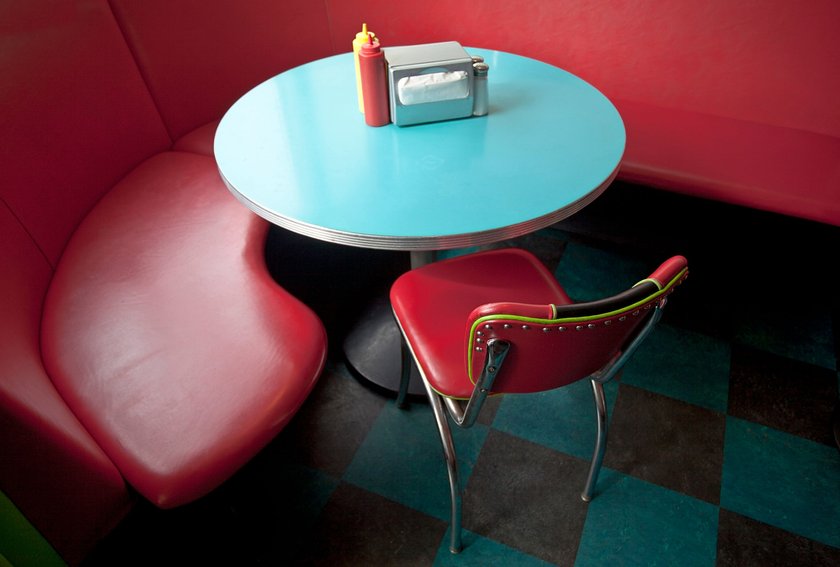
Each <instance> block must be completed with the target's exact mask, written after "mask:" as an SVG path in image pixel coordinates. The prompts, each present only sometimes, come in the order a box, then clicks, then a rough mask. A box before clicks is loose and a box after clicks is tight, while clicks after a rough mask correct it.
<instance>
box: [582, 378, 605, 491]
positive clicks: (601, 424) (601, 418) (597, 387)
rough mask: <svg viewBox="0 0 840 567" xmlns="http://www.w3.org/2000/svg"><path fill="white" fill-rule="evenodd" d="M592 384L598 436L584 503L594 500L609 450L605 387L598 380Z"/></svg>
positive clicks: (584, 489)
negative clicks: (593, 495)
mask: <svg viewBox="0 0 840 567" xmlns="http://www.w3.org/2000/svg"><path fill="white" fill-rule="evenodd" d="M591 382H592V392H593V393H594V394H595V411H596V412H597V414H598V436H597V438H596V439H595V452H594V453H593V454H592V463H591V464H590V465H589V475H588V476H587V477H586V486H585V487H584V488H583V493H582V494H581V495H580V497H581V499H582V500H583V501H584V502H589V501H590V500H592V492H593V491H594V490H595V483H596V482H597V481H598V473H599V472H600V471H601V462H602V461H603V460H604V452H605V451H606V448H607V403H606V399H605V398H604V385H603V384H602V383H601V382H598V381H596V380H591Z"/></svg>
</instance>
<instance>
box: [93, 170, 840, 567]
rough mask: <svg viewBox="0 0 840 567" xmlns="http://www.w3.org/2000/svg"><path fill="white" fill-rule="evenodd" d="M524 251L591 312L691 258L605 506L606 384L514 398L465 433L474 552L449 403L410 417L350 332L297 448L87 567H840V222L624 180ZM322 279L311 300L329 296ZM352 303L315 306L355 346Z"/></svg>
mask: <svg viewBox="0 0 840 567" xmlns="http://www.w3.org/2000/svg"><path fill="white" fill-rule="evenodd" d="M282 238H292V237H281V240H282ZM284 242H285V241H284ZM290 242H294V243H296V244H299V245H300V246H298V249H301V250H303V249H304V248H305V246H306V243H305V242H302V241H298V240H295V239H294V238H292V240H290V241H288V242H285V243H286V244H287V245H288V244H289V243H290ZM281 244H282V243H281ZM511 244H513V245H518V246H523V247H527V248H530V249H532V250H534V251H535V252H537V254H538V255H540V257H541V258H543V260H544V261H545V262H546V264H548V265H549V266H551V267H552V268H554V269H555V273H556V275H557V277H558V278H559V280H560V281H561V283H562V284H563V285H564V287H565V288H566V290H567V292H568V293H569V295H570V296H572V297H573V298H574V299H577V300H585V299H594V298H595V297H597V296H600V295H605V294H608V293H612V292H614V291H618V290H620V289H623V288H624V287H626V286H627V285H630V284H632V283H634V282H635V281H637V280H638V279H640V278H641V277H644V276H646V275H647V274H648V273H650V271H651V270H652V269H653V268H655V267H656V266H657V265H658V263H659V262H660V261H662V260H664V259H665V258H667V257H668V256H669V255H671V254H676V253H679V254H684V255H685V256H687V257H688V259H689V266H690V270H691V275H690V276H689V279H688V280H687V281H686V282H685V284H684V285H683V286H681V287H680V288H679V289H678V290H677V291H676V292H675V294H674V295H673V296H672V298H671V301H670V302H669V305H668V307H667V308H666V310H665V316H664V317H663V320H662V323H660V325H659V327H657V329H656V331H655V332H654V334H653V335H652V336H651V337H650V338H649V339H648V341H647V343H646V344H644V345H643V347H642V348H641V349H640V351H639V352H638V353H637V355H636V357H635V358H634V359H633V360H632V361H631V362H630V363H629V364H628V366H627V367H626V369H625V371H624V372H623V374H622V375H621V376H620V378H619V379H618V380H616V381H614V382H613V383H611V384H610V385H608V387H607V400H608V411H609V418H610V437H609V442H608V446H607V453H606V457H605V460H604V468H603V470H602V473H601V476H600V478H599V481H598V485H597V488H596V494H595V498H594V499H593V501H592V502H591V503H589V504H586V503H584V502H582V501H581V499H580V497H579V494H580V491H581V489H582V487H583V484H584V480H585V477H586V472H587V466H588V460H589V457H590V455H591V447H592V444H593V442H594V433H595V432H594V427H595V417H594V404H593V402H592V398H591V391H590V388H589V385H588V383H587V382H581V383H578V384H575V385H572V386H569V387H566V388H563V389H560V390H556V391H552V392H548V393H544V394H538V395H533V396H527V397H526V396H522V397H505V398H502V399H493V400H492V402H491V403H490V405H489V407H488V408H486V410H487V413H486V414H485V415H483V416H482V418H481V419H480V421H479V423H478V424H477V425H475V426H474V427H473V428H471V429H468V430H457V431H455V433H456V444H457V446H458V451H459V460H460V463H461V467H462V472H463V475H464V479H465V484H466V492H465V497H464V528H465V532H464V542H465V548H464V550H463V552H462V553H461V554H459V555H451V554H450V553H449V552H448V550H447V542H448V533H447V530H448V521H447V519H448V511H447V510H448V495H447V481H446V472H445V468H444V464H443V459H442V454H441V448H440V444H439V441H438V437H437V432H436V429H435V426H434V421H433V418H432V414H431V411H430V408H429V407H428V405H427V404H425V403H424V402H423V401H422V400H416V401H415V402H414V403H412V404H411V406H410V407H409V409H407V410H399V409H397V408H396V407H395V406H394V404H393V400H392V398H390V397H388V396H386V395H383V394H382V393H380V392H377V391H374V390H372V389H370V388H369V387H366V386H365V385H363V384H362V383H361V382H360V381H359V380H357V379H356V378H355V377H354V376H353V375H352V374H351V372H350V371H349V370H348V368H347V367H346V365H345V364H344V362H343V360H342V358H341V356H340V353H339V352H337V351H338V348H337V347H336V345H339V346H340V338H333V336H332V335H331V340H332V342H333V345H334V347H336V348H334V350H336V353H335V354H334V355H333V356H332V357H331V360H330V362H329V365H328V367H327V369H326V372H325V374H324V376H323V378H322V379H321V381H320V383H319V385H318V387H317V389H316V391H315V392H314V393H313V395H312V397H311V398H310V400H309V401H308V402H307V404H306V405H305V406H304V408H303V409H302V410H301V412H300V413H299V414H298V416H297V417H296V418H295V420H294V422H293V423H292V424H291V425H290V426H289V427H288V428H287V429H286V430H285V431H284V432H283V433H282V434H281V435H280V437H278V438H277V439H276V440H275V442H273V443H272V444H271V445H270V446H269V447H267V448H266V449H265V450H264V451H263V452H262V453H261V454H260V455H258V456H257V458H255V459H254V460H253V462H252V463H250V464H249V465H248V466H247V467H246V468H245V469H243V470H242V471H241V472H240V473H239V474H238V475H237V476H235V477H234V478H232V479H231V480H230V481H229V482H228V483H226V484H225V485H224V486H222V487H221V488H220V489H219V490H217V491H216V492H215V493H213V494H211V495H210V496H208V497H206V498H205V499H203V500H201V501H199V502H196V503H194V504H191V505H189V506H186V507H183V508H181V509H177V510H170V511H165V512H164V511H159V510H155V509H152V507H150V506H140V507H139V508H138V509H137V510H136V511H135V512H134V513H133V514H132V515H131V516H130V517H129V518H127V519H126V521H125V522H124V524H123V525H122V526H120V527H119V528H118V529H117V530H116V531H115V532H114V533H113V535H112V536H111V537H109V538H108V539H107V540H106V541H104V542H103V543H102V545H101V546H100V548H99V549H97V550H96V552H95V553H94V554H93V555H92V556H91V558H90V560H89V561H88V564H89V565H116V564H119V565H126V564H144V565H149V564H155V565H160V564H197V563H212V564H215V563H219V562H224V563H228V564H232V565H330V566H345V565H347V566H355V565H359V566H387V565H397V566H402V565H406V566H413V565H418V566H448V565H459V566H473V565H474V566H492V565H500V566H519V565H522V566H530V565H575V566H589V565H610V566H614V565H645V566H648V565H680V566H689V565H698V566H712V565H719V566H726V565H733V566H751V565H756V566H762V567H763V566H766V565H786V566H791V565H808V566H816V565H840V451H838V446H837V444H836V441H835V439H834V434H833V430H832V421H831V420H832V412H833V411H834V410H835V406H836V403H837V399H838V367H837V365H838V363H837V358H838V350H840V349H838V340H837V337H838V336H840V332H838V333H834V332H833V328H834V327H836V328H838V329H840V317H838V313H840V290H838V289H837V284H836V282H834V281H832V279H831V276H829V274H828V273H826V270H827V269H828V268H829V267H830V268H832V269H834V266H833V265H834V264H835V263H836V255H837V251H838V250H839V249H840V248H838V244H840V229H835V228H832V227H823V226H814V225H812V224H809V223H804V222H800V221H796V220H793V219H783V218H778V217H776V216H774V215H769V214H763V213H756V212H750V211H745V210H742V209H736V208H730V207H727V206H725V205H720V204H713V203H707V202H698V201H695V200H692V199H689V198H685V197H678V196H675V195H670V194H668V195H665V194H662V193H659V192H656V191H651V190H649V189H645V188H641V187H634V186H629V185H621V184H616V186H614V188H610V190H608V192H607V193H606V194H605V195H604V196H603V197H602V198H601V199H599V201H596V203H595V204H593V205H591V206H590V207H589V208H587V209H585V210H584V211H583V212H581V213H579V214H578V215H576V216H575V217H573V218H572V219H569V220H568V221H564V222H562V223H559V224H558V225H555V226H554V227H551V228H549V229H546V230H543V231H540V232H539V233H537V234H534V235H530V236H528V237H524V238H522V239H518V240H516V241H513V242H506V243H501V245H511ZM301 247H304V248H301ZM310 252H311V250H310ZM344 252H346V250H344ZM285 253H286V252H281V253H279V254H280V256H282V254H285ZM300 253H301V254H305V253H306V252H300ZM372 257H374V258H375V256H372ZM370 258H371V257H370V256H364V258H362V260H360V261H369V260H370ZM274 259H275V261H278V262H279V261H280V260H278V257H275V258H274ZM282 260H283V263H284V265H289V264H288V261H289V258H282ZM341 261H343V262H347V260H341ZM294 265H297V266H300V265H303V264H300V263H297V262H296V263H295V264H294ZM351 265H353V262H350V263H349V264H348V265H345V266H339V268H338V269H339V271H340V270H341V269H346V268H349V267H350V266H351ZM355 266H356V267H354V268H353V269H352V270H350V271H347V272H345V273H344V277H345V278H353V277H355V276H354V274H358V273H359V270H358V267H357V266H358V261H357V262H356V264H355ZM321 268H323V266H320V267H318V266H316V267H314V268H313V269H314V270H317V269H321ZM333 268H335V266H333ZM362 271H364V272H370V270H362ZM372 271H373V272H374V273H375V272H376V270H375V269H374V270H372ZM386 271H387V270H386ZM303 279H305V280H307V283H306V284H305V285H304V284H300V285H301V286H302V287H300V289H299V291H298V292H299V293H300V294H301V295H304V296H305V295H306V293H307V290H308V292H309V293H311V294H312V298H311V301H313V302H314V303H317V300H316V299H315V295H318V297H322V298H323V297H324V296H325V294H324V290H313V289H312V288H311V281H318V280H317V279H316V280H312V279H310V278H303ZM288 285H289V286H291V287H294V284H293V282H289V284H288ZM306 286H310V287H306ZM363 287H364V286H363ZM326 295H330V294H329V293H327V294H326ZM331 297H333V301H334V303H332V304H324V303H322V304H319V305H316V306H315V307H316V310H318V309H321V310H322V313H323V316H324V318H325V321H326V322H327V323H328V327H330V328H331V329H335V328H337V327H336V326H334V325H337V324H336V323H335V321H340V320H344V318H345V315H346V314H347V313H346V312H345V313H340V314H339V311H340V310H341V307H342V305H343V306H346V305H348V303H344V302H346V301H347V298H341V297H338V296H337V295H332V296H331ZM304 299H307V298H306V297H304ZM338 327H340V326H338ZM333 332H337V333H340V332H341V331H333Z"/></svg>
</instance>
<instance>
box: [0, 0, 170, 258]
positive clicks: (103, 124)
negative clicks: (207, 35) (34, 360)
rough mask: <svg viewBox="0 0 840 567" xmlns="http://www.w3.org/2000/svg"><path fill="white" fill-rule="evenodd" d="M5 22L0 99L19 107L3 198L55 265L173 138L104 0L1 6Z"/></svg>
mask: <svg viewBox="0 0 840 567" xmlns="http://www.w3.org/2000/svg"><path fill="white" fill-rule="evenodd" d="M45 4H46V5H48V6H49V8H48V9H47V8H45ZM0 22H2V23H0V26H3V28H4V29H6V30H8V31H4V33H2V35H0V70H2V72H3V79H2V81H0V104H2V105H3V107H4V109H11V108H13V109H14V112H8V111H5V110H4V112H3V123H2V126H3V139H4V144H3V150H2V153H0V171H2V172H3V183H2V184H1V185H0V191H2V193H0V197H2V198H3V199H4V200H5V201H6V203H7V204H8V206H9V208H10V209H11V210H12V211H13V212H14V214H15V215H16V216H17V217H18V218H19V220H20V221H21V223H23V225H24V226H25V227H26V229H27V230H28V231H29V232H30V234H31V235H32V237H33V238H34V239H35V241H36V242H37V244H38V246H39V247H40V248H41V249H42V250H43V252H44V254H45V255H46V257H47V258H48V259H49V261H50V263H52V264H53V265H55V263H56V262H57V261H58V258H59V257H60V255H61V252H62V250H63V249H64V245H65V244H66V243H67V239H68V238H69V237H70V234H71V233H72V232H73V230H74V229H75V228H76V226H77V225H78V223H79V221H80V220H81V219H82V217H84V215H85V214H86V213H87V212H88V211H89V210H90V208H91V207H92V206H93V205H94V204H95V203H96V202H97V201H98V200H99V198H100V197H101V196H102V195H103V194H104V193H105V192H106V191H107V190H108V189H110V188H111V187H112V186H113V185H114V183H116V182H117V181H118V180H119V179H120V178H121V177H122V176H123V175H125V173H126V172H128V171H129V170H130V169H131V168H132V167H134V166H135V165H137V164H138V163H140V162H141V161H142V160H144V159H145V158H147V157H149V156H150V155H152V154H154V153H156V152H158V151H161V150H163V149H165V148H167V147H168V146H169V145H170V144H171V143H172V142H171V140H170V138H169V136H168V134H167V133H166V129H165V128H164V126H163V122H162V121H161V119H160V115H159V114H158V113H157V110H156V109H155V105H154V101H153V100H152V98H151V96H149V91H148V89H147V88H146V85H145V84H144V82H143V78H142V77H141V75H140V73H139V72H138V70H137V66H136V65H135V64H134V61H133V59H132V55H131V52H130V51H129V49H128V47H127V46H126V43H125V40H124V39H123V36H122V33H121V32H120V28H119V26H117V23H116V21H115V20H114V16H113V14H112V12H111V9H110V7H109V6H108V3H107V2H105V1H104V0H100V1H95V0H94V1H86V2H66V1H61V0H54V1H51V2H48V3H47V2H4V3H2V5H0Z"/></svg>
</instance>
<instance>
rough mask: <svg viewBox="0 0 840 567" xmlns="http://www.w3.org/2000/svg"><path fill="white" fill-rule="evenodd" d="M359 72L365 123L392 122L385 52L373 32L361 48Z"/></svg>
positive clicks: (373, 124) (379, 124) (374, 124)
mask: <svg viewBox="0 0 840 567" xmlns="http://www.w3.org/2000/svg"><path fill="white" fill-rule="evenodd" d="M359 74H360V75H361V80H362V100H363V102H364V107H365V123H366V124H367V125H368V126H384V125H386V124H388V123H389V122H391V111H390V102H389V100H388V79H387V77H386V74H385V54H384V53H383V52H382V49H380V47H379V41H376V40H374V37H373V34H372V33H371V34H368V41H367V43H363V44H362V47H361V49H359Z"/></svg>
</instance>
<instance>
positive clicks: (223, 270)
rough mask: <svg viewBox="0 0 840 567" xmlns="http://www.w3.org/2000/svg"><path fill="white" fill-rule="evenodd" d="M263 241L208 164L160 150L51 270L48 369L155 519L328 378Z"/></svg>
mask: <svg viewBox="0 0 840 567" xmlns="http://www.w3.org/2000/svg"><path fill="white" fill-rule="evenodd" d="M267 228H268V226H267V224H266V223H265V221H263V220H262V219H260V218H259V217H257V216H256V215H254V214H253V213H251V212H250V211H248V210H247V209H246V208H245V207H243V206H242V205H241V204H239V203H238V202H237V201H236V200H235V199H234V198H233V196H232V195H231V194H230V193H229V191H228V190H227V189H226V188H225V186H224V184H223V183H222V181H221V179H220V178H219V175H218V172H217V169H216V164H215V162H214V161H213V159H212V158H209V157H206V156H200V155H195V154H190V153H184V152H166V153H163V154H159V155H157V156H155V157H154V158H152V159H150V160H148V161H147V162H145V163H143V164H142V165H141V166H139V167H138V168H137V169H136V170H134V171H133V172H132V173H131V174H129V175H128V176H127V178H125V179H124V180H123V181H122V182H120V183H119V184H118V185H117V186H116V187H115V188H114V189H113V190H112V191H111V192H110V193H109V194H108V195H107V196H106V197H105V198H104V199H103V200H102V201H101V202H100V203H99V204H98V205H97V206H96V208H95V209H94V210H93V211H92V212H91V213H90V214H89V215H88V216H87V218H86V219H85V220H84V221H83V223H82V224H81V226H80V227H79V228H78V230H77V231H76V233H75V234H74V237H73V239H72V240H71V241H70V243H69V244H68V246H67V249H66V250H65V252H64V254H63V256H62V259H61V262H60V264H59V266H58V268H57V271H56V274H55V278H54V280H53V283H52V285H51V287H50V290H49V293H48V295H47V299H46V304H45V308H44V319H43V327H42V345H43V356H44V363H45V366H46V367H47V370H48V372H49V374H50V376H51V377H52V379H53V381H54V383H55V385H56V387H57V388H58V390H59V391H60V393H61V395H62V396H63V398H64V399H65V400H66V402H67V403H68V405H69V406H70V407H71V409H72V410H73V412H74V413H75V414H76V416H77V417H78V418H79V420H80V421H81V422H82V423H83V424H84V426H85V427H86V428H87V430H88V431H89V432H90V433H91V435H92V436H93V437H94V438H95V439H96V441H97V443H98V444H99V445H100V446H101V447H102V448H103V450H104V451H105V452H106V454H107V455H108V456H109V457H110V458H111V459H112V460H113V461H114V463H115V464H116V465H117V467H118V469H119V470H120V472H121V473H122V474H123V475H124V477H125V478H126V480H127V482H128V483H129V484H131V485H132V486H133V487H134V488H135V489H136V490H137V491H139V492H140V493H141V494H142V495H143V496H145V497H146V498H147V499H149V500H150V501H152V502H154V503H155V504H157V505H158V506H160V507H163V508H168V507H172V506H177V505H180V504H183V503H186V502H189V501H191V500H194V499H196V498H198V497H200V496H202V495H204V494H206V493H207V492H209V491H210V490H212V489H213V488H215V487H216V486H217V485H219V484H220V483H221V482H223V481H224V480H225V479H227V478H228V477H229V476H230V475H232V474H233V473H234V472H235V471H236V470H237V469H238V468H240V467H241V466H242V465H243V464H244V463H245V462H246V461H247V460H248V459H250V458H251V457H252V456H253V455H254V454H256V453H257V452H258V451H259V450H260V449H261V448H262V447H264V446H265V445H266V444H267V443H268V442H269V441H270V440H271V439H272V438H273V437H274V436H275V435H276V434H277V433H278V432H279V431H280V430H281V429H282V428H283V426H284V425H285V424H286V423H287V422H288V421H289V420H290V419H291V418H292V416H293V415H294V414H295V412H296V411H297V410H298V408H299V407H300V406H301V404H302V403H303V402H304V400H305V399H306V397H307V395H308V394H309V392H310V391H311V389H312V387H313V386H314V384H315V382H316V379H317V378H318V376H319V375H320V372H321V370H322V368H323V364H324V360H325V354H326V333H325V331H324V328H323V326H322V324H321V322H320V320H319V319H318V318H317V317H316V315H315V314H314V313H313V312H312V311H311V310H310V309H309V308H307V307H306V306H304V305H303V304H302V303H300V302H299V301H298V300H297V299H295V298H294V297H292V296H291V295H289V294H288V293H287V292H286V291H284V290H283V289H282V288H281V287H279V286H278V285H277V284H276V283H275V282H274V281H273V280H272V279H271V278H270V276H269V274H268V272H267V270H266V267H265V265H264V258H263V252H264V250H263V247H264V243H265V237H266V234H267Z"/></svg>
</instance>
